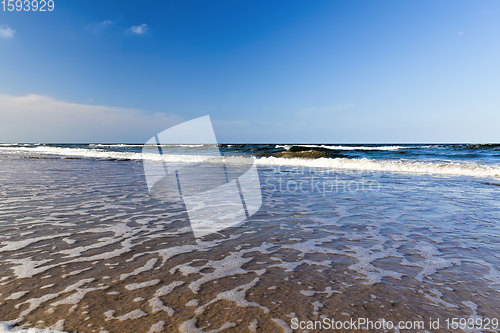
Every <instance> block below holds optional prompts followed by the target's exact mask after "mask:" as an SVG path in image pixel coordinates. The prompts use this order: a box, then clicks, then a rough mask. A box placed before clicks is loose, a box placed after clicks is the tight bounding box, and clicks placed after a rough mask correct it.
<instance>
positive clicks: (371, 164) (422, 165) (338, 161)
mask: <svg viewBox="0 0 500 333" xmlns="http://www.w3.org/2000/svg"><path fill="white" fill-rule="evenodd" d="M0 151H3V152H13V153H16V152H24V153H31V154H48V155H63V156H74V157H82V158H103V159H123V160H149V161H158V162H168V163H203V162H205V163H206V162H214V163H218V162H220V161H221V160H220V159H207V156H203V155H174V154H168V155H158V154H150V153H134V152H117V151H106V150H100V149H80V148H66V147H34V148H26V147H16V148H11V147H8V148H5V147H0ZM224 161H225V163H235V164H238V163H248V158H245V157H242V156H226V157H224ZM255 163H256V164H257V165H267V166H295V167H296V166H298V167H308V168H326V169H334V170H356V171H375V172H395V173H410V174H426V175H444V176H470V177H483V178H500V166H496V165H485V164H476V163H454V162H419V161H411V160H401V159H400V160H374V159H367V158H361V159H354V158H352V159H351V158H318V159H301V158H280V157H260V158H257V159H256V160H255Z"/></svg>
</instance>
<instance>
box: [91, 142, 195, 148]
mask: <svg viewBox="0 0 500 333" xmlns="http://www.w3.org/2000/svg"><path fill="white" fill-rule="evenodd" d="M143 146H144V145H139V144H130V143H117V144H104V143H91V144H89V147H97V148H137V147H143ZM155 146H156V145H155ZM161 146H165V147H167V146H172V147H188V148H194V147H203V146H204V145H203V144H196V145H187V144H186V145H184V144H179V145H161Z"/></svg>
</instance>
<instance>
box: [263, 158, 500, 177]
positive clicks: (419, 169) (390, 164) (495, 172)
mask: <svg viewBox="0 0 500 333" xmlns="http://www.w3.org/2000/svg"><path fill="white" fill-rule="evenodd" d="M256 163H257V164H259V165H276V166H299V167H309V168H325V169H337V170H356V171H377V172H395V173H411V174H428V175H445V176H470V177H491V178H500V167H499V166H494V165H483V164H475V163H470V164H469V163H467V164H466V163H452V162H447V163H439V162H417V161H409V160H372V159H367V158H361V159H350V158H318V159H300V158H278V157H261V158H259V159H257V161H256Z"/></svg>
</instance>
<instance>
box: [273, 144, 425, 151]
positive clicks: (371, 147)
mask: <svg viewBox="0 0 500 333" xmlns="http://www.w3.org/2000/svg"><path fill="white" fill-rule="evenodd" d="M293 147H306V148H323V149H331V150H387V151H393V150H401V149H417V148H429V147H430V146H332V145H276V148H283V149H285V150H290V149H292V148H293Z"/></svg>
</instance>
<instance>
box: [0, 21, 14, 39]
mask: <svg viewBox="0 0 500 333" xmlns="http://www.w3.org/2000/svg"><path fill="white" fill-rule="evenodd" d="M15 33H16V31H15V30H14V29H12V28H11V27H9V26H7V25H4V24H2V25H0V38H12V37H14V34H15Z"/></svg>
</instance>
